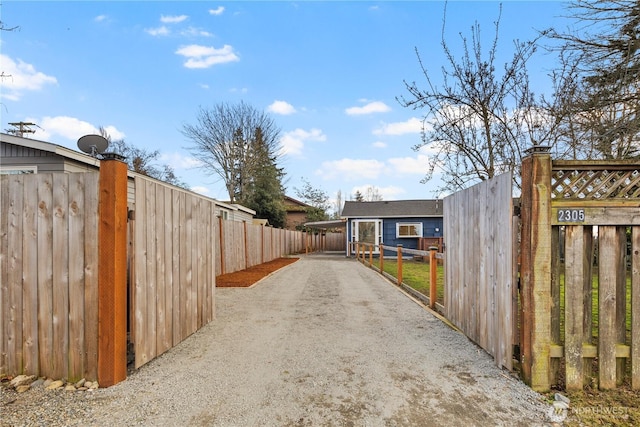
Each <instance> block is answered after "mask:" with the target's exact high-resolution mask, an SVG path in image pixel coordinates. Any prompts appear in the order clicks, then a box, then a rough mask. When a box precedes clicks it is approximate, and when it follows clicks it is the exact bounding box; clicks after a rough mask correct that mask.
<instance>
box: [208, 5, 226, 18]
mask: <svg viewBox="0 0 640 427" xmlns="http://www.w3.org/2000/svg"><path fill="white" fill-rule="evenodd" d="M222 12H224V6H218V7H217V8H215V9H209V15H214V16H217V15H222Z"/></svg>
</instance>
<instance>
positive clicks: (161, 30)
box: [144, 25, 171, 37]
mask: <svg viewBox="0 0 640 427" xmlns="http://www.w3.org/2000/svg"><path fill="white" fill-rule="evenodd" d="M144 31H145V32H146V33H147V34H149V35H152V36H154V37H157V36H168V35H169V33H170V32H171V31H170V30H169V28H168V27H167V26H166V25H162V26H160V27H156V28H145V30H144Z"/></svg>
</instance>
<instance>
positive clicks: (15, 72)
mask: <svg viewBox="0 0 640 427" xmlns="http://www.w3.org/2000/svg"><path fill="white" fill-rule="evenodd" d="M0 64H2V70H0V72H1V73H2V77H1V78H0V89H1V90H0V98H2V99H8V100H10V101H19V100H20V98H21V97H22V95H23V94H24V92H27V91H32V92H36V91H39V90H42V89H43V88H44V87H45V86H46V85H50V84H54V85H55V84H58V80H57V79H56V78H55V77H53V76H48V75H46V74H45V73H43V72H40V71H37V70H36V68H35V67H34V66H33V65H31V64H27V63H26V62H24V61H22V60H21V59H18V60H17V62H16V61H14V60H13V59H12V58H10V57H9V56H7V55H2V54H0Z"/></svg>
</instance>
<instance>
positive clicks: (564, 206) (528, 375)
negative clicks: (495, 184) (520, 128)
mask: <svg viewBox="0 0 640 427" xmlns="http://www.w3.org/2000/svg"><path fill="white" fill-rule="evenodd" d="M522 206H523V214H522V221H523V248H522V252H523V266H522V280H523V294H522V295H523V304H522V305H523V316H524V322H523V329H524V330H523V360H522V362H523V374H524V376H525V380H526V381H527V382H529V383H530V384H531V385H532V387H533V388H534V389H537V390H541V391H543V390H548V389H549V388H550V386H551V385H554V384H557V383H558V378H560V377H564V378H565V382H566V384H565V385H566V388H567V389H581V388H582V387H583V385H585V384H591V383H592V382H595V383H596V384H597V385H598V386H599V387H600V388H601V389H610V388H614V387H616V385H618V384H621V383H622V382H623V381H624V380H625V379H630V382H631V384H632V387H633V388H635V389H638V388H640V315H639V313H640V255H639V253H640V209H639V208H640V165H638V164H637V163H632V162H624V161H617V162H611V161H609V162H601V161H553V162H552V161H551V158H550V156H549V154H548V153H546V152H538V153H532V155H531V156H530V157H529V158H528V159H526V160H525V164H524V165H523V198H522ZM549 284H550V286H549ZM596 360H597V362H596ZM562 362H564V363H562ZM563 365H564V372H560V369H561V366H563ZM596 371H597V377H596V376H594V374H593V373H594V372H596ZM562 374H564V375H562Z"/></svg>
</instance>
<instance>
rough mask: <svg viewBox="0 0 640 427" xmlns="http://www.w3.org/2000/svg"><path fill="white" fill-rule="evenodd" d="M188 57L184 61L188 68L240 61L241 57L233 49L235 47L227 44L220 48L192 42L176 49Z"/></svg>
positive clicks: (179, 53) (177, 52)
mask: <svg viewBox="0 0 640 427" xmlns="http://www.w3.org/2000/svg"><path fill="white" fill-rule="evenodd" d="M176 54H178V55H182V56H184V57H186V58H188V59H187V61H186V62H185V63H184V66H185V67H186V68H209V67H211V66H213V65H216V64H224V63H227V62H235V61H239V60H240V58H239V57H238V55H236V53H235V52H234V51H233V47H232V46H230V45H228V44H226V45H224V46H223V47H222V48H220V49H216V48H214V47H210V46H202V45H197V44H192V45H188V46H182V47H181V48H180V49H178V50H177V51H176Z"/></svg>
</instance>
